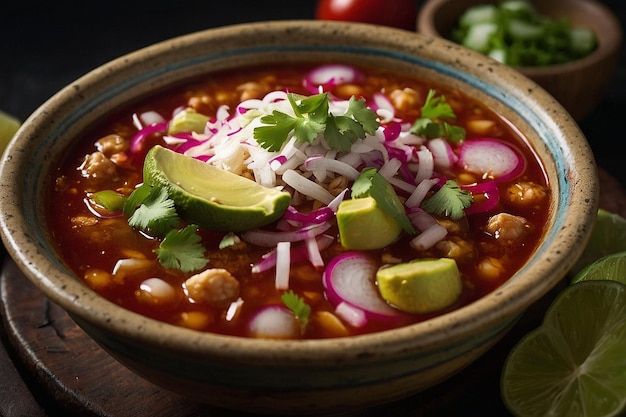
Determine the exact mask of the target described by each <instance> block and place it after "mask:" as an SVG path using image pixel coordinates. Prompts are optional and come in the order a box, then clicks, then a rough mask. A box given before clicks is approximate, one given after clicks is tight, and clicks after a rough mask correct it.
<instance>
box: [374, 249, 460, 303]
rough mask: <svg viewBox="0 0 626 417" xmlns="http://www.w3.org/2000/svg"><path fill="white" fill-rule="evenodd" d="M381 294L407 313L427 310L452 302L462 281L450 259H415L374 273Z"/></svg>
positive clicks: (455, 298)
mask: <svg viewBox="0 0 626 417" xmlns="http://www.w3.org/2000/svg"><path fill="white" fill-rule="evenodd" d="M376 283H377V284H378V289H379V290H380V294H381V296H382V297H383V298H384V299H385V300H386V301H387V302H389V303H391V304H392V305H394V306H395V307H396V308H398V309H399V310H402V311H406V312H408V313H430V312H432V311H437V310H441V309H443V308H446V307H448V306H450V305H451V304H453V303H454V302H455V301H456V300H457V299H458V298H459V295H460V294H461V289H462V285H463V284H462V283H461V275H460V273H459V269H458V267H457V265H456V262H455V261H454V259H450V258H440V259H416V260H414V261H411V262H406V263H402V264H397V265H393V266H390V267H386V268H381V269H379V270H378V272H377V273H376Z"/></svg>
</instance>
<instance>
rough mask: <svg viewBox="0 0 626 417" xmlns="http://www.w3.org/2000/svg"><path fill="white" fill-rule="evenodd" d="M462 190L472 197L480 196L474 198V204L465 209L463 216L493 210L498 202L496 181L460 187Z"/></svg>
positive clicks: (498, 193)
mask: <svg viewBox="0 0 626 417" xmlns="http://www.w3.org/2000/svg"><path fill="white" fill-rule="evenodd" d="M461 188H462V189H463V190H467V191H469V192H471V193H472V195H474V196H477V195H480V196H481V197H480V198H477V197H474V202H473V203H472V205H471V206H469V207H468V208H466V209H465V214H467V215H472V214H476V213H483V212H485V211H489V210H492V209H494V208H495V207H496V206H497V205H498V202H499V201H500V190H499V189H498V184H497V183H496V181H486V182H481V183H478V184H468V185H462V186H461Z"/></svg>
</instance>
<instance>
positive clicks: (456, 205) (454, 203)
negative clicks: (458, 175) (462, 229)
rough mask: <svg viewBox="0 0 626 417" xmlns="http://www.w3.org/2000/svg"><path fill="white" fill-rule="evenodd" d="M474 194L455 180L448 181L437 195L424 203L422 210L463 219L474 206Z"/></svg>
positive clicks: (454, 218)
mask: <svg viewBox="0 0 626 417" xmlns="http://www.w3.org/2000/svg"><path fill="white" fill-rule="evenodd" d="M472 200H473V197H472V193H471V192H469V191H467V190H463V189H461V187H459V185H458V184H457V183H456V181H454V180H448V181H446V183H445V184H444V185H443V186H442V187H441V188H440V189H439V190H437V192H436V193H435V194H433V195H432V196H431V197H430V198H428V199H427V200H425V201H424V202H423V203H422V209H424V210H425V211H427V212H428V213H431V214H438V215H442V216H446V217H450V218H451V219H453V220H457V219H460V218H462V217H463V216H464V215H465V212H464V211H463V210H464V209H466V208H467V207H469V206H470V204H472Z"/></svg>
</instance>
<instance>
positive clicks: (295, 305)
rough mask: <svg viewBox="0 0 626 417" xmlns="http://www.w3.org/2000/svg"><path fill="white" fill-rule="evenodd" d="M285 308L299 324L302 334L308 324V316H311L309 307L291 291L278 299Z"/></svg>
mask: <svg viewBox="0 0 626 417" xmlns="http://www.w3.org/2000/svg"><path fill="white" fill-rule="evenodd" d="M280 298H281V300H282V301H283V303H284V304H285V307H287V308H288V309H289V310H291V312H292V313H293V315H294V316H295V317H296V319H297V320H298V322H299V323H300V332H301V333H302V334H304V331H305V330H306V326H307V324H308V323H309V316H310V315H311V307H310V306H309V305H308V304H307V303H306V302H305V301H304V299H302V297H300V296H299V295H298V294H296V293H294V292H293V291H292V290H289V291H286V292H284V293H283V295H282V296H281V297H280Z"/></svg>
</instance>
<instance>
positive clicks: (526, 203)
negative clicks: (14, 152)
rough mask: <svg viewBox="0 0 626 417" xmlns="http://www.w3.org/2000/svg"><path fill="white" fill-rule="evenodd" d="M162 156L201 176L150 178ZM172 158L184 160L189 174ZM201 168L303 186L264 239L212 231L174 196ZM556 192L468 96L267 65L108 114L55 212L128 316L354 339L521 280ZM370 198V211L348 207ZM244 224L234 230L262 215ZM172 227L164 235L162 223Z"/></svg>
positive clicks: (56, 192)
mask: <svg viewBox="0 0 626 417" xmlns="http://www.w3.org/2000/svg"><path fill="white" fill-rule="evenodd" d="M259 128H265V131H264V130H263V129H259ZM157 146H158V147H159V148H155V147H157ZM155 149H157V150H158V152H157V153H156V154H158V155H165V156H167V158H166V159H165V160H163V161H161V164H165V165H167V166H162V167H160V168H161V169H163V170H166V171H168V170H169V171H176V173H178V174H177V175H181V176H182V177H181V178H182V180H179V181H173V182H172V183H171V184H169V185H168V187H163V184H159V183H158V181H157V182H154V181H151V183H149V184H148V183H146V184H144V161H145V160H146V159H145V158H146V155H148V154H149V152H154V150H155ZM151 150H152V151H151ZM170 151H173V152H174V153H176V155H175V156H182V155H185V158H183V159H184V160H183V161H182V162H181V163H180V164H181V165H180V166H179V165H178V162H176V164H177V165H173V164H174V163H173V162H171V161H179V159H180V158H174V159H172V158H171V157H172V155H171V154H168V153H167V152H170ZM156 154H151V156H150V158H155V155H156ZM191 158H193V159H195V160H196V161H201V162H202V163H204V164H207V165H210V166H212V167H215V168H218V169H220V170H223V171H229V174H232V175H238V176H243V177H245V178H247V179H249V182H252V181H254V182H256V183H257V184H260V185H262V186H263V187H266V188H271V189H275V190H279V191H285V192H288V193H289V199H288V203H289V205H288V207H287V208H285V207H283V208H279V212H278V213H275V214H276V216H278V217H276V218H272V219H270V220H271V221H269V223H268V224H259V225H255V226H254V227H250V228H249V229H247V230H228V227H226V228H225V229H226V230H209V229H207V228H204V227H199V226H197V223H198V222H196V221H195V220H194V221H190V220H189V219H190V217H189V216H187V214H186V212H185V210H184V207H183V203H185V201H186V200H185V199H184V198H183V197H180V195H179V196H178V197H176V196H174V195H173V194H172V192H171V191H172V190H174V189H178V188H176V187H177V186H184V185H185V184H181V182H182V183H184V182H187V181H189V182H191V183H195V182H196V180H197V179H191V178H187V177H184V175H187V174H183V173H181V172H183V171H184V172H186V167H187V162H188V160H190V159H191ZM164 161H170V162H164ZM181 167H185V170H183V169H182V168H181ZM151 169H152V171H150V172H151V174H155V171H154V169H155V168H154V167H152V168H151ZM157 171H158V169H157ZM157 173H158V174H163V172H157ZM153 176H154V175H153ZM160 178H161V179H163V176H162V175H161V177H160ZM545 178H546V177H545V175H544V172H543V169H542V166H541V162H540V161H538V160H537V158H536V156H535V154H534V153H533V152H532V150H531V149H529V147H528V145H527V144H526V142H525V140H524V138H523V136H522V135H521V134H520V132H518V131H517V130H516V129H515V128H514V127H513V126H511V125H510V123H508V122H507V121H506V120H503V119H502V118H501V117H500V116H499V115H498V114H495V113H494V112H493V111H491V110H490V109H488V108H486V107H485V106H484V105H482V104H481V103H478V102H476V101H475V100H474V99H472V98H471V97H468V96H466V95H464V94H463V92H461V91H456V90H453V89H449V88H446V87H445V86H441V85H432V84H430V83H428V82H425V81H423V80H420V79H411V78H407V77H406V76H404V75H401V74H396V73H393V72H386V71H382V70H372V69H365V68H355V67H351V66H350V67H349V66H343V65H338V64H328V65H309V66H306V65H302V66H291V67H276V68H267V67H264V68H260V67H259V68H245V69H241V70H236V71H228V72H224V73H216V74H211V75H207V76H205V77H202V78H200V79H195V80H190V81H189V82H188V83H187V84H185V85H183V86H178V87H176V88H174V89H170V90H168V91H164V92H160V93H157V94H155V95H153V96H150V97H147V98H144V99H142V100H141V101H140V102H137V103H134V104H132V105H129V106H127V107H125V108H122V109H119V110H118V111H116V112H114V113H111V114H110V115H108V116H107V117H106V119H104V120H102V121H100V122H99V123H98V124H97V125H96V126H93V128H91V129H90V130H89V131H88V132H86V133H84V134H83V135H82V137H81V138H80V140H79V141H78V144H77V145H76V146H75V147H73V148H72V149H70V150H69V151H68V153H67V156H66V158H65V159H64V160H63V161H60V162H59V164H58V167H57V168H56V171H55V172H53V174H52V178H51V182H52V183H51V186H50V187H49V190H50V192H49V195H48V200H47V204H48V207H47V209H46V213H48V218H47V221H48V225H49V228H50V233H51V236H52V239H53V240H54V242H56V245H57V249H58V252H59V254H60V256H61V257H62V259H63V260H64V262H65V263H66V264H67V265H68V267H69V268H70V269H71V270H72V271H74V273H76V275H77V276H78V277H80V278H81V279H82V280H84V283H85V284H86V285H87V286H89V287H91V288H92V289H93V290H95V291H96V292H98V293H99V294H101V295H102V296H103V297H106V298H107V299H109V300H110V301H112V302H114V303H116V304H119V305H120V306H123V307H124V308H126V309H128V310H132V311H135V312H138V313H140V314H142V315H146V316H149V317H151V318H154V319H157V320H162V321H165V322H168V323H172V324H175V325H179V326H184V327H188V328H192V329H196V330H200V331H207V332H215V333H221V334H228V335H237V336H243V337H269V338H309V339H310V338H327V337H342V336H349V335H355V334H363V333H371V332H376V331H381V330H385V329H390V328H394V327H399V326H405V325H408V324H411V323H416V322H419V321H423V320H427V319H429V318H431V317H433V316H435V315H440V314H443V313H445V312H448V311H451V310H453V309H457V308H459V307H461V306H464V305H467V304H468V303H471V302H473V301H475V300H477V299H479V298H480V297H482V296H484V295H485V294H487V293H489V292H491V291H493V290H494V289H495V288H497V287H498V286H500V285H502V284H503V283H504V282H505V281H506V280H507V279H509V278H510V277H511V276H512V275H513V274H514V273H515V271H516V270H517V269H518V268H519V267H520V266H521V265H522V264H524V262H526V260H527V259H528V257H529V256H530V254H531V253H532V252H533V251H534V250H535V248H536V247H537V244H538V240H539V239H540V237H541V234H542V230H543V228H544V225H545V223H546V219H547V215H548V204H549V192H550V191H549V188H548V184H547V183H546V179H545ZM165 181H166V183H167V179H166V180H165ZM226 182H227V181H226ZM142 184H143V185H142ZM166 185H167V184H166ZM137 190H143V191H144V192H145V193H144V194H141V192H140V191H137ZM164 190H165V191H164ZM150 192H153V194H151V196H150V197H146V195H147V193H150ZM160 192H162V194H160ZM238 192H239V191H236V190H233V191H232V193H231V194H232V196H234V200H235V201H241V202H242V204H243V206H245V205H246V201H248V199H250V198H251V197H250V196H248V195H245V193H243V194H241V195H239V194H236V193H238ZM183 194H184V193H183ZM192 194H193V193H192ZM231 194H228V197H229V198H230V197H231ZM188 196H189V195H188V194H187V197H188ZM196 197H197V196H196ZM351 199H362V200H360V201H359V202H358V203H359V204H360V203H363V204H365V203H366V202H367V203H369V204H370V206H369V207H370V210H369V214H367V213H366V211H367V210H365V209H363V208H362V207H356V208H353V210H352V212H353V213H356V214H355V215H354V214H353V215H351V214H350V213H348V211H349V210H348V206H347V205H346V204H345V201H347V200H351ZM200 200H201V202H200V203H199V204H200V205H202V206H203V207H204V206H210V203H215V204H218V205H219V204H220V203H221V202H220V201H217V198H211V197H210V196H209V197H206V199H205V200H207V201H203V198H200ZM372 202H373V203H372ZM232 204H235V203H232ZM372 207H373V208H372ZM227 208H228V207H227ZM244 208H245V207H244ZM207 210H209V212H210V213H211V211H210V210H212V209H211V208H210V207H209V208H208V209H207ZM229 210H230V208H229ZM394 210H395V211H394ZM165 212H167V215H164V214H163V213H165ZM155 213H156V214H155ZM229 213H230V212H229V211H226V215H224V214H223V215H222V216H225V217H223V218H226V219H227V220H228V221H227V222H226V223H228V224H232V227H231V228H232V229H238V228H237V227H236V226H237V224H240V223H241V222H243V220H245V219H247V217H246V214H245V210H244V211H243V214H242V212H241V211H240V212H239V213H234V212H232V213H233V214H232V215H231V214H229ZM346 213H347V214H346ZM372 213H373V214H372ZM142 216H143V217H142ZM150 216H153V217H150ZM167 216H169V217H168V218H169V220H168V221H167V222H166V224H167V225H168V226H167V227H166V229H167V230H165V231H163V230H162V227H161V226H159V227H157V226H155V225H156V224H157V223H150V219H154V218H157V220H158V221H159V222H158V224H159V225H162V224H163V222H162V221H161V220H163V218H164V217H167ZM238 216H239V217H238ZM191 218H193V217H191ZM268 218H269V217H268ZM355 218H360V219H361V222H360V223H359V222H358V221H356V220H354V219H355ZM142 219H143V220H145V221H144V222H143V223H142V221H141V220H142ZM342 221H343V223H342V224H339V223H341V222H342ZM351 222H353V223H356V224H360V226H358V227H355V226H350V224H349V223H351ZM364 224H365V225H367V227H363V225H364ZM214 229H215V228H214ZM218 229H220V228H218ZM355 229H358V230H357V231H355ZM183 230H186V236H183V237H181V236H182V235H183V234H182V231H183ZM170 231H171V232H172V234H168V232H170ZM166 242H167V243H166ZM442 258H444V259H452V260H453V262H452V263H440V262H439V260H441V259H442ZM419 259H422V260H424V259H428V260H433V266H436V267H437V268H441V269H442V270H443V274H439V273H435V272H432V271H431V272H428V271H425V270H424V269H428V268H423V267H422V266H420V265H421V264H420V265H418V263H415V262H412V261H415V260H419ZM423 265H425V264H423ZM391 266H396V267H397V266H400V269H399V270H398V272H395V270H389V269H388V268H390V267H391ZM384 270H387V273H386V277H387V281H385V282H386V284H383V280H384V275H385V273H380V271H384ZM390 271H394V272H393V273H391V272H390ZM442 277H443V278H442ZM438 282H439V284H437V283H438ZM457 284H458V285H457ZM383 285H386V293H384V292H383V291H381V290H382V289H383V288H382V286H383Z"/></svg>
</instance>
